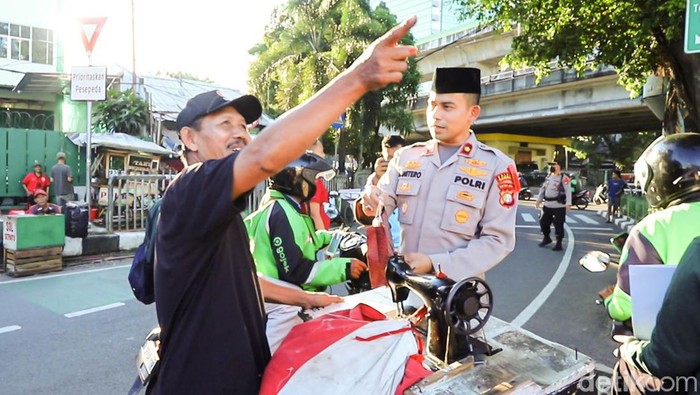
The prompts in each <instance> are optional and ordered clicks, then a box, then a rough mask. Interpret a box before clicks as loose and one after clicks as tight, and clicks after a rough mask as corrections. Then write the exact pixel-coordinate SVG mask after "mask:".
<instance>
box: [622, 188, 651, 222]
mask: <svg viewBox="0 0 700 395" xmlns="http://www.w3.org/2000/svg"><path fill="white" fill-rule="evenodd" d="M649 213H650V210H649V203H648V202H647V199H646V197H644V196H643V195H641V194H639V195H638V194H631V193H625V194H624V195H622V201H621V202H620V214H623V215H626V216H628V217H629V218H632V219H634V220H635V221H637V222H639V221H640V220H641V219H642V218H644V217H646V216H647V215H648V214H649Z"/></svg>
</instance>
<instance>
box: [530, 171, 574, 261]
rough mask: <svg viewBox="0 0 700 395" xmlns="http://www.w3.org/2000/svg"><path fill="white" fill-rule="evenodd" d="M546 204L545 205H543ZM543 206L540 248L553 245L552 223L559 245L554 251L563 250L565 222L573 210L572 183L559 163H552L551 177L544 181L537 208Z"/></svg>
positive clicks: (555, 246) (548, 176) (556, 245)
mask: <svg viewBox="0 0 700 395" xmlns="http://www.w3.org/2000/svg"><path fill="white" fill-rule="evenodd" d="M543 202H544V204H543ZM540 205H542V213H541V214H540V230H541V231H542V235H543V236H544V237H543V238H542V241H541V242H540V244H539V246H540V247H544V246H546V245H549V244H550V243H552V238H551V237H549V233H550V232H551V226H552V223H554V234H555V235H556V238H557V243H556V244H555V245H554V248H552V251H561V250H562V245H561V243H562V240H564V222H566V212H567V211H569V209H570V208H571V183H570V180H569V177H568V176H567V175H566V174H564V173H562V172H561V166H560V165H559V163H557V162H551V163H550V166H549V175H547V178H545V180H544V184H543V185H542V188H541V189H540V193H539V195H537V203H535V207H536V208H538V209H539V208H540Z"/></svg>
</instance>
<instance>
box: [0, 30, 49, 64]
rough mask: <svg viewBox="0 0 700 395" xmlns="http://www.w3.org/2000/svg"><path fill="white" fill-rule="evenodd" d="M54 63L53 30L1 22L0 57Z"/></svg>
mask: <svg viewBox="0 0 700 395" xmlns="http://www.w3.org/2000/svg"><path fill="white" fill-rule="evenodd" d="M7 58H9V59H14V60H22V61H29V62H33V63H41V64H53V31H52V30H50V29H43V28H38V27H31V26H25V25H17V24H13V23H7V22H0V59H7Z"/></svg>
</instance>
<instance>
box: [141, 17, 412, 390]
mask: <svg viewBox="0 0 700 395" xmlns="http://www.w3.org/2000/svg"><path fill="white" fill-rule="evenodd" d="M414 24H415V18H411V19H409V20H408V21H406V22H405V23H403V24H402V25H400V26H398V27H396V28H395V29H393V30H392V31H390V32H389V33H387V34H386V35H384V36H383V37H381V38H379V39H378V40H376V41H375V42H374V43H373V44H372V45H371V46H370V47H369V48H368V49H367V50H366V51H365V53H364V54H363V55H362V56H361V57H360V58H359V59H358V60H357V61H356V62H355V63H354V64H353V65H352V66H351V67H350V68H349V69H347V70H346V71H344V72H343V73H342V74H341V75H339V76H338V77H337V78H336V79H334V80H333V82H332V83H330V84H329V85H328V86H326V87H325V88H324V89H322V90H321V91H319V92H318V93H317V94H316V95H314V96H313V97H311V98H310V99H309V100H307V101H306V102H305V103H304V104H303V105H301V106H299V107H297V108H295V109H293V110H291V111H289V112H288V113H286V114H285V115H284V116H283V117H281V118H280V119H279V120H278V121H277V122H275V123H273V124H272V125H270V126H268V127H267V128H266V129H265V130H264V131H263V132H261V133H260V134H259V135H258V136H257V138H256V139H255V140H254V141H252V142H250V144H248V145H247V146H246V143H247V141H248V139H249V135H248V132H247V125H250V124H252V123H253V122H255V121H256V120H257V119H258V118H259V117H260V115H261V112H262V108H261V105H260V102H259V101H258V99H256V98H255V97H253V96H249V95H246V96H241V97H239V98H237V99H234V100H229V99H227V98H225V97H223V96H222V95H221V94H220V93H219V92H207V93H203V94H200V95H197V96H195V97H194V98H192V99H190V100H189V101H188V102H187V105H186V107H185V109H183V110H182V112H181V113H180V115H179V116H178V119H177V128H178V131H179V133H180V139H181V140H182V142H183V145H184V150H183V159H184V160H185V162H186V163H187V164H191V165H190V166H188V167H186V168H185V169H184V170H183V171H182V172H181V173H180V175H179V176H178V177H177V178H176V179H175V180H174V181H173V182H172V183H171V184H170V185H169V186H168V189H167V190H166V192H165V194H164V196H163V201H162V203H161V211H160V214H161V215H160V219H159V226H158V235H157V238H156V248H155V249H156V262H155V300H156V313H157V316H158V322H159V324H160V327H161V348H160V353H159V354H160V368H159V370H158V372H157V373H156V375H155V377H154V378H153V379H152V381H151V382H150V384H149V388H148V392H149V393H158V394H182V393H188V394H190V393H202V394H214V393H216V394H219V393H228V394H233V393H235V394H257V393H258V389H259V387H260V380H261V378H262V374H263V371H264V369H265V366H266V365H267V362H268V360H269V358H270V351H269V348H268V344H267V341H266V339H265V314H264V309H263V299H262V295H261V291H260V286H259V282H258V276H257V274H256V270H255V265H254V264H253V260H252V257H251V254H250V249H249V241H248V237H247V234H246V229H245V226H244V224H243V220H242V218H241V211H242V210H243V209H244V208H245V204H246V197H247V194H248V192H249V191H250V190H251V189H253V188H254V187H255V186H256V185H257V184H258V183H260V182H261V181H263V180H265V179H266V178H269V177H270V176H272V175H274V174H276V173H277V172H279V171H280V170H281V169H283V168H284V167H285V165H286V164H287V163H290V162H291V161H293V160H294V159H297V158H298V157H299V156H301V154H302V153H304V151H305V150H306V148H307V147H309V146H310V145H311V143H312V142H313V141H314V140H315V139H317V138H318V137H319V136H321V135H322V134H323V132H325V131H326V130H327V129H328V127H329V126H330V124H331V123H332V122H333V121H334V120H335V119H337V118H338V116H339V115H340V114H341V113H342V112H343V111H345V110H346V108H347V107H348V106H350V105H351V104H352V103H354V102H355V101H356V100H358V99H359V98H361V97H362V96H363V95H364V94H365V93H367V92H368V91H371V90H375V89H379V88H382V87H384V86H386V85H387V84H389V83H395V82H399V81H400V80H401V79H402V77H403V72H404V71H405V70H406V67H407V65H406V59H407V58H408V57H409V56H413V55H415V53H416V49H415V47H407V46H401V45H398V42H399V40H400V39H401V37H403V36H404V35H405V34H406V33H407V32H408V31H409V30H410V28H411V27H412V26H413V25H414ZM244 146H245V147H246V148H245V149H241V148H243V147H244ZM195 162H196V163H195Z"/></svg>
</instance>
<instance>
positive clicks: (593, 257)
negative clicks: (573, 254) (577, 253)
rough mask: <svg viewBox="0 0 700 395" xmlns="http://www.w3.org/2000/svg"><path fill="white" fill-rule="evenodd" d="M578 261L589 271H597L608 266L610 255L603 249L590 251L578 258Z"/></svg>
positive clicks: (603, 269)
mask: <svg viewBox="0 0 700 395" xmlns="http://www.w3.org/2000/svg"><path fill="white" fill-rule="evenodd" d="M578 263H579V265H581V266H583V268H584V269H586V270H588V271H589V272H591V273H599V272H602V271H605V269H606V268H607V267H608V264H609V263H610V255H608V254H607V253H605V252H603V251H591V252H589V253H587V254H586V255H584V256H583V257H582V258H581V259H579V261H578Z"/></svg>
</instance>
